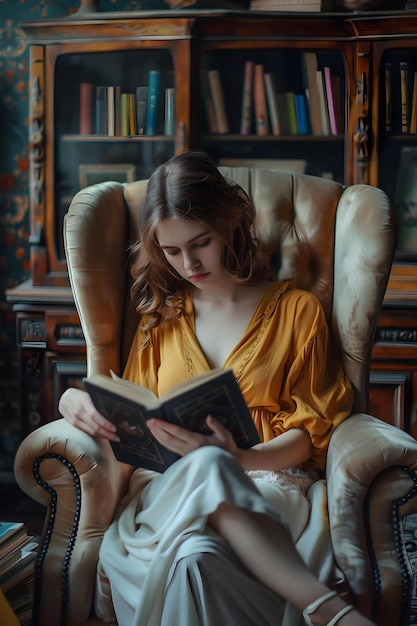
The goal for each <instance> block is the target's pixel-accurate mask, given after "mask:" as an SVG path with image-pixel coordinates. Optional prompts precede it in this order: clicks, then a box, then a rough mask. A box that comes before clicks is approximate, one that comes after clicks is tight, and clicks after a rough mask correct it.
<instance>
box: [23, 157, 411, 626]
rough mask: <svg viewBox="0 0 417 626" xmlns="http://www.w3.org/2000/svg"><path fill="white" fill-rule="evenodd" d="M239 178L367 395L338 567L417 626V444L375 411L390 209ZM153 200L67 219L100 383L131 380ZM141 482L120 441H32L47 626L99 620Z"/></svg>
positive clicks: (334, 513)
mask: <svg viewBox="0 0 417 626" xmlns="http://www.w3.org/2000/svg"><path fill="white" fill-rule="evenodd" d="M225 171H226V172H227V173H228V174H229V175H230V177H231V178H233V179H234V180H237V181H238V182H240V183H241V184H242V185H243V186H244V187H245V188H246V189H247V191H248V192H249V193H250V194H251V195H252V197H253V200H254V203H255V207H256V212H257V217H256V229H257V234H258V236H259V238H260V239H261V241H262V244H263V246H264V251H265V254H267V255H269V256H270V257H271V262H272V263H273V264H274V266H275V267H276V268H277V274H278V276H279V277H293V278H294V279H295V280H296V282H297V283H298V285H299V286H300V287H302V288H305V289H308V290H311V291H313V292H314V293H316V295H317V296H318V297H319V298H320V300H321V302H322V304H323V307H324V310H325V313H326V315H327V319H328V323H329V325H330V328H331V330H332V334H333V337H334V341H335V343H336V345H337V347H338V349H339V351H340V354H341V357H342V360H343V363H344V367H345V369H346V372H347V374H348V375H349V376H350V378H351V379H352V381H353V384H354V387H355V392H356V399H355V407H354V414H352V416H351V417H350V418H349V419H347V420H346V421H345V422H343V423H342V424H341V425H340V426H339V427H338V428H337V429H336V431H335V433H334V435H333V438H332V440H331V444H330V450H329V454H328V461H327V468H326V471H327V485H328V516H329V524H330V528H331V535H332V540H333V546H334V554H335V558H336V562H337V564H338V566H339V568H340V570H341V571H342V572H343V574H344V577H345V579H346V581H347V585H348V588H349V590H350V593H351V594H352V596H353V598H354V601H355V603H356V604H357V606H358V607H359V609H360V610H361V611H362V612H364V613H365V614H367V615H369V616H372V617H373V619H374V620H375V621H377V623H378V624H379V625H381V626H382V625H384V626H398V625H405V624H409V604H410V595H411V582H412V576H411V570H410V566H409V563H408V560H407V555H406V550H405V545H404V537H403V532H402V524H403V518H404V516H406V515H408V514H409V513H411V512H414V511H416V510H417V473H416V469H417V442H416V441H415V440H414V439H413V438H412V437H411V436H409V435H407V434H405V433H403V432H402V431H400V430H399V429H396V428H394V427H391V426H388V425H386V424H384V423H383V422H381V421H379V420H378V419H376V418H373V417H370V416H368V415H366V414H365V413H364V412H365V411H366V409H367V394H368V377H369V365H370V354H371V348H372V342H373V337H374V331H375V325H376V322H377V317H378V313H379V309H380V306H381V303H382V300H383V297H384V291H385V288H386V283H387V280H388V276H389V272H390V268H391V263H392V257H393V250H394V228H393V215H392V210H391V207H390V203H389V201H388V199H387V197H386V196H385V194H384V193H383V192H381V191H380V190H378V189H375V188H372V187H369V186H366V185H357V186H351V187H347V188H344V187H343V186H342V185H340V184H338V183H336V182H332V181H328V180H324V179H320V178H315V177H310V176H306V175H299V174H290V173H285V172H273V171H268V170H255V169H246V168H242V169H230V170H225ZM145 190H146V181H138V182H135V183H130V184H125V185H123V184H120V183H116V182H113V183H111V182H110V183H101V184H98V185H94V186H92V187H89V188H86V189H84V190H82V191H80V192H79V193H78V194H77V195H76V196H75V198H74V199H73V201H72V204H71V206H70V208H69V212H68V215H67V216H66V219H65V247H66V254H67V258H68V266H69V274H70V279H71V285H72V289H73V292H74V298H75V302H76V305H77V309H78V312H79V315H80V319H81V322H82V327H83V331H84V334H85V339H86V343H87V360H88V372H89V373H92V372H98V371H100V372H105V373H108V372H109V369H110V368H111V369H113V370H115V371H116V372H119V373H120V372H122V369H123V364H124V362H125V359H126V356H127V351H128V348H129V345H130V342H131V339H132V336H133V332H134V328H135V325H136V323H137V319H136V318H135V312H134V310H133V307H132V306H131V304H130V302H129V271H128V254H127V248H128V245H129V243H130V242H131V241H132V240H134V239H135V238H136V236H137V216H138V213H139V211H140V209H141V205H142V202H143V199H144V195H145ZM290 322H291V321H290V320H289V323H290ZM130 473H131V468H130V467H128V466H126V465H122V464H120V463H118V462H116V460H115V458H114V456H113V453H112V451H111V448H110V445H109V444H108V442H106V441H102V440H94V439H93V438H91V437H89V436H88V435H86V434H85V433H83V432H81V431H78V430H77V429H75V428H73V427H72V426H70V425H69V424H68V423H67V422H66V421H64V420H57V421H52V422H51V423H49V424H47V425H45V426H42V427H41V428H39V429H38V430H36V431H34V432H33V433H32V434H30V435H29V436H28V437H27V438H26V440H25V441H24V442H23V443H22V444H21V446H20V448H19V450H18V453H17V456H16V462H15V474H16V478H17V481H18V483H19V485H20V486H21V488H22V489H23V490H24V491H25V492H26V493H28V494H29V495H30V496H32V497H33V498H34V499H35V500H37V501H39V502H41V503H43V504H45V506H46V507H47V515H46V520H45V529H44V536H43V540H42V547H41V551H40V554H39V560H38V563H37V566H36V595H35V618H34V624H36V623H38V624H40V625H41V626H57V625H58V624H68V625H71V626H74V625H78V624H83V623H85V622H87V620H90V622H91V619H92V613H91V612H92V606H93V596H94V582H95V572H96V566H97V558H98V551H99V547H100V542H101V539H102V536H103V533H104V531H105V530H106V528H107V527H108V525H109V524H110V522H111V520H112V517H113V515H114V512H115V508H116V506H117V504H118V502H119V500H120V498H121V496H122V494H123V493H124V492H125V490H126V489H127V483H128V480H129V475H130ZM324 514H326V513H325V512H324ZM36 620H37V621H36ZM91 623H92V622H91ZM95 623H97V622H95ZM294 626H296V625H294ZM297 626H298V625H297Z"/></svg>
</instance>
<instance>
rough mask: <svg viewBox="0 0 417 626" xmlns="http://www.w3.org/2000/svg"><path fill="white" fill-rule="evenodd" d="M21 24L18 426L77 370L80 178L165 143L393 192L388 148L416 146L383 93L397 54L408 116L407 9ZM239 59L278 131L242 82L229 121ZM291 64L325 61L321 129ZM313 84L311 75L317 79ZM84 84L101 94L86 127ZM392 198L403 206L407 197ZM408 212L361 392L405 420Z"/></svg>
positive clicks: (86, 180) (51, 407)
mask: <svg viewBox="0 0 417 626" xmlns="http://www.w3.org/2000/svg"><path fill="white" fill-rule="evenodd" d="M23 27H24V29H25V31H26V33H27V35H28V37H29V38H30V77H29V90H30V126H29V147H30V160H31V183H30V220H31V235H30V245H31V267H32V272H31V279H30V280H29V281H27V282H26V283H23V284H22V285H19V286H18V287H16V288H15V289H12V290H10V291H9V292H8V294H7V297H8V300H9V302H10V303H12V305H13V307H14V310H15V312H16V320H17V332H18V345H19V355H20V356H19V358H20V384H21V400H22V434H26V433H27V432H28V431H30V430H32V429H33V428H36V427H37V426H39V425H40V424H41V423H44V422H45V421H48V420H50V419H54V418H56V417H58V413H57V400H58V398H59V396H60V394H61V393H62V391H63V390H64V389H65V387H66V386H68V385H73V384H80V383H79V381H80V379H81V377H82V375H83V374H84V373H85V345H84V339H83V336H82V332H81V328H80V323H79V319H78V316H77V314H76V311H75V307H74V303H73V299H72V295H71V291H70V288H69V282H68V275H67V268H66V263H65V258H64V249H63V237H62V222H63V216H64V214H65V212H66V210H67V207H68V204H69V202H70V200H71V198H72V196H73V195H74V194H75V193H76V191H77V190H78V189H79V188H80V187H82V186H85V185H88V184H90V183H92V182H96V181H99V180H109V179H112V180H131V179H132V178H135V179H139V178H146V177H148V176H149V174H150V173H151V171H152V170H153V169H154V168H155V167H156V166H157V165H158V164H160V163H161V162H163V161H164V160H166V159H167V158H168V157H169V156H170V155H172V154H174V153H177V152H179V151H181V150H183V149H186V148H189V147H200V148H203V149H206V150H207V151H208V152H209V153H210V154H211V155H212V156H213V157H214V158H215V159H216V160H217V161H218V162H219V164H222V163H228V164H231V163H235V164H236V165H239V164H241V165H246V164H250V165H252V164H257V165H264V166H267V167H276V168H280V169H291V170H297V171H304V172H306V173H310V174H313V175H317V176H326V177H330V178H333V179H335V180H338V181H341V182H344V183H346V184H351V183H361V182H363V183H370V184H373V185H376V186H380V187H382V188H383V189H384V190H385V191H387V192H388V194H389V195H390V197H391V198H393V199H394V198H395V197H396V193H397V192H396V187H397V181H398V178H399V167H400V164H401V163H402V162H403V161H404V158H403V157H404V154H406V152H405V153H404V150H403V148H408V149H409V152H410V154H411V155H413V148H414V146H416V148H415V149H416V150H417V135H416V134H415V133H411V132H409V130H408V132H404V131H403V129H402V126H401V115H402V102H401V100H399V99H398V98H399V94H401V70H400V65H401V67H402V68H404V67H405V66H404V64H406V68H407V76H408V78H407V85H408V89H409V93H410V94H411V95H409V96H408V98H409V102H410V105H409V108H407V112H408V116H410V115H411V100H412V86H413V81H414V72H415V71H417V43H416V42H417V39H416V33H417V12H414V13H413V12H408V13H407V12H405V11H397V12H386V13H383V12H373V13H371V12H369V13H349V12H339V13H308V14H307V13H302V12H295V13H269V12H264V11H259V12H255V11H235V10H220V9H219V10H193V9H184V10H166V11H164V10H162V11H156V12H149V11H129V12H123V13H119V12H114V13H100V12H98V13H94V14H90V15H88V14H87V15H86V14H84V15H78V17H77V16H73V17H69V18H65V19H60V20H48V21H34V22H27V23H25V24H23ZM248 66H251V68H252V71H253V76H254V75H255V73H256V72H259V71H262V72H263V74H264V76H265V75H269V77H270V78H269V80H270V81H271V82H272V84H273V85H274V86H275V88H274V90H273V96H274V98H273V99H274V106H276V110H277V112H278V118H279V126H280V128H279V130H277V128H276V125H275V127H274V125H273V123H272V122H273V119H272V116H271V110H272V109H271V108H270V106H271V104H270V100H269V96H270V95H271V94H270V93H269V94H268V91H265V93H264V98H265V102H266V105H265V104H264V112H266V119H264V120H263V121H262V120H261V121H262V123H261V126H262V125H263V127H264V130H265V129H266V133H265V132H264V131H260V126H258V124H257V122H258V123H259V121H260V119H257V117H260V118H261V117H262V114H259V110H260V109H257V108H256V106H255V100H259V90H256V89H255V88H254V83H252V87H251V89H250V90H247V94H249V96H250V100H251V102H252V109H249V110H248V108H246V109H245V115H246V119H247V124H246V126H245V127H242V109H243V101H244V98H243V94H244V86H245V72H246V71H247V67H248ZM307 67H310V70H311V67H312V68H313V69H312V72H313V74H312V75H313V77H314V74H315V73H316V71H317V70H318V71H320V72H322V75H324V74H325V73H326V74H328V78H329V81H330V83H331V86H332V96H333V99H334V106H335V116H336V118H337V121H336V126H333V127H332V126H330V119H329V120H328V124H329V127H328V128H327V129H324V128H323V127H322V126H317V124H322V123H323V122H318V121H317V112H316V113H315V114H314V115H313V117H314V119H315V122H314V121H313V119H310V116H308V118H307V121H306V120H305V118H304V122H303V117H302V109H303V108H304V109H307V111H309V112H311V111H313V110H314V101H315V99H316V98H317V97H319V94H317V85H320V83H317V82H316V83H315V85H316V86H314V78H310V81H313V82H310V83H309V80H308V70H307ZM256 68H258V69H256ZM259 68H261V69H259ZM325 68H327V69H325ZM387 68H388V69H389V68H390V70H391V74H390V80H387V78H386V77H387ZM154 73H157V78H158V80H157V84H158V87H159V89H158V92H157V96H158V104H157V109H156V116H155V124H156V125H155V126H154V127H153V129H151V130H149V129H148V130H147V129H146V127H145V130H143V122H142V123H139V124H138V125H137V126H136V127H135V125H133V126H132V125H130V124H131V116H134V114H135V113H136V120H135V122H132V123H133V124H134V123H136V124H137V121H138V120H137V114H138V109H139V100H140V99H138V98H136V94H137V93H138V91H137V90H138V88H139V87H147V89H148V94H147V97H148V95H149V91H150V88H151V81H150V77H151V75H152V74H154ZM316 80H317V78H316ZM213 84H214V87H215V90H214V92H213V91H212V88H213ZM321 84H322V85H324V87H323V88H324V89H325V82H324V83H323V82H321ZM387 84H390V85H391V90H390V91H388V90H387V89H388V88H387V86H386V85H387ZM216 85H217V92H216ZM264 85H265V81H264ZM99 87H100V88H101V89H98V88H99ZM219 87H220V94H221V97H220V100H219V97H218V90H219ZM306 89H308V91H306ZM99 93H101V95H102V96H103V98H104V101H105V102H106V101H107V102H106V106H105V107H104V108H102V112H103V111H104V113H105V114H106V115H107V119H105V121H104V122H102V125H101V126H98V112H99V111H100V102H101V99H100V98H98V97H97V95H98V94H99ZM325 93H326V92H325ZM122 94H132V95H133V100H132V99H131V100H130V104H129V105H126V104H125V105H123V104H122V100H124V101H125V102H126V101H127V98H126V96H123V98H122ZM168 94H169V95H168ZM216 94H217V96H216ZM387 94H389V95H388V96H387ZM213 95H214V96H216V97H215V98H214V100H213ZM129 98H132V96H129ZM142 99H143V98H142ZM222 102H223V106H224V109H223V111H221V106H220V113H221V114H222V115H223V117H222V118H220V120H219V118H218V115H217V118H216V110H215V107H214V105H215V104H217V109H219V103H220V105H221V104H222ZM388 105H390V106H391V126H388V127H387V111H388V108H389V107H388ZM109 106H110V109H109ZM135 106H136V111H135ZM147 106H150V105H148V103H147ZM245 106H246V107H247V102H246V103H245ZM119 107H120V109H121V108H122V107H127V111H129V110H130V114H128V115H127V117H126V116H125V117H124V118H123V119H124V122H123V123H124V126H123V124H122V118H121V117H120V116H117V118H114V117H113V112H114V111H117V110H119ZM129 107H131V108H130V109H129ZM166 107H167V108H166ZM300 107H301V109H300ZM109 111H111V112H112V113H111V119H112V122H111V124H110V125H109ZM167 111H169V112H168V113H167ZM217 114H219V110H217ZM327 114H328V113H327ZM409 121H411V120H409ZM306 123H307V127H306ZM407 210H409V211H411V213H412V212H413V210H415V209H413V207H412V204H411V200H410V202H409V204H408V205H407ZM415 219H416V217H415V213H412V217H411V225H409V226H408V227H407V229H406V230H407V238H406V237H405V235H404V236H402V237H403V238H402V239H401V237H400V239H399V244H400V245H399V246H398V250H397V255H396V261H395V265H394V269H393V272H392V276H391V279H390V283H389V285H388V290H387V296H386V300H385V302H384V306H383V312H382V315H381V319H380V321H379V328H378V333H377V337H376V342H375V346H374V351H373V364H372V377H371V383H372V384H371V395H370V399H371V411H373V412H374V413H375V414H377V415H379V416H380V417H381V418H382V419H391V415H392V413H393V412H394V421H395V423H396V424H397V425H399V426H400V427H401V428H404V429H406V430H411V431H413V432H414V422H415V419H416V411H417V338H416V333H417V328H416V324H417V323H416V316H415V306H416V304H417V262H416V261H417V235H414V228H416V229H417V226H415V224H414V222H413V220H415ZM408 235H410V236H408ZM402 242H405V243H402Z"/></svg>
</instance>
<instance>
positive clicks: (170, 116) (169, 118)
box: [164, 87, 175, 137]
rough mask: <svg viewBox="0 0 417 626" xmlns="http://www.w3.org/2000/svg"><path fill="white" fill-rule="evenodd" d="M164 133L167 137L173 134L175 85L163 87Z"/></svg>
mask: <svg viewBox="0 0 417 626" xmlns="http://www.w3.org/2000/svg"><path fill="white" fill-rule="evenodd" d="M164 134H165V135H166V136H167V137H173V136H174V135H175V87H167V88H166V89H165V126H164Z"/></svg>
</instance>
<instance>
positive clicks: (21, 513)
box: [0, 472, 45, 535]
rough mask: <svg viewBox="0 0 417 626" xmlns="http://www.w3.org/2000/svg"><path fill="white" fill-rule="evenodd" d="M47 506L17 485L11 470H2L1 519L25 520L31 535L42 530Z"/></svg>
mask: <svg viewBox="0 0 417 626" xmlns="http://www.w3.org/2000/svg"><path fill="white" fill-rule="evenodd" d="M44 516H45V507H44V506H42V505H41V504H39V503H37V502H35V501H34V500H32V499H31V498H29V497H28V496H27V495H26V494H25V493H23V491H22V490H21V489H20V488H19V487H18V486H17V484H16V482H15V480H14V477H13V474H12V473H11V472H0V520H1V521H3V522H24V523H25V524H26V528H27V530H28V533H29V534H30V535H40V534H41V532H42V526H43V520H44Z"/></svg>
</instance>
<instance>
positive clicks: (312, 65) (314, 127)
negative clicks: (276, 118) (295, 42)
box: [302, 51, 323, 135]
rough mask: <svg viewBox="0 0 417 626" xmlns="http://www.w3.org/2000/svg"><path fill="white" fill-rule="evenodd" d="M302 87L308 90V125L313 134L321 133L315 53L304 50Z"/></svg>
mask: <svg viewBox="0 0 417 626" xmlns="http://www.w3.org/2000/svg"><path fill="white" fill-rule="evenodd" d="M302 60H303V74H304V87H305V89H306V90H307V92H308V103H309V113H310V126H311V132H312V134H313V135H322V134H323V129H322V126H321V116H320V107H319V96H318V92H317V78H316V72H317V70H318V62H317V54H316V53H315V52H310V51H305V52H303V55H302Z"/></svg>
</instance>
